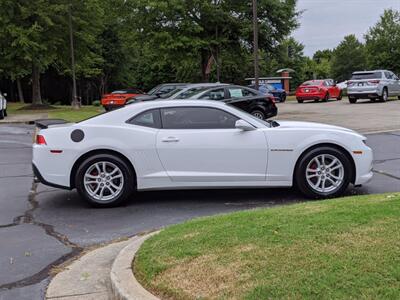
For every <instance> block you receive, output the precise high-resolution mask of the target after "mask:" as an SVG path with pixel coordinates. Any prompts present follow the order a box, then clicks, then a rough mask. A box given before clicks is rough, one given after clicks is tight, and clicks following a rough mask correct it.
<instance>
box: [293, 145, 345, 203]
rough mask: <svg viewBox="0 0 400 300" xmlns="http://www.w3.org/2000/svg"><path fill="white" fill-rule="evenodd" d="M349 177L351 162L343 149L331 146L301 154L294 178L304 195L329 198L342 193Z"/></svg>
mask: <svg viewBox="0 0 400 300" xmlns="http://www.w3.org/2000/svg"><path fill="white" fill-rule="evenodd" d="M351 177H352V164H351V162H350V160H349V158H348V157H347V156H346V154H345V153H343V151H341V150H339V149H336V148H333V147H319V148H315V149H313V150H311V151H309V152H307V153H306V154H305V155H303V156H302V158H301V159H300V161H299V163H298V165H297V168H296V172H295V178H294V179H295V182H296V183H297V187H298V188H299V190H300V191H301V192H302V193H303V194H304V195H306V196H308V197H311V198H330V197H337V196H340V195H342V194H343V193H344V191H345V190H346V189H347V187H348V185H349V183H350V179H351Z"/></svg>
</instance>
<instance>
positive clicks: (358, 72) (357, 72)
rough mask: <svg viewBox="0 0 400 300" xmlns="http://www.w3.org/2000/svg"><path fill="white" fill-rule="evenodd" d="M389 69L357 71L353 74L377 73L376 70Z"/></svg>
mask: <svg viewBox="0 0 400 300" xmlns="http://www.w3.org/2000/svg"><path fill="white" fill-rule="evenodd" d="M388 71H389V70H371V71H356V72H353V74H367V73H376V72H388Z"/></svg>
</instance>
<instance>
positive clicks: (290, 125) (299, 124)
mask: <svg viewBox="0 0 400 300" xmlns="http://www.w3.org/2000/svg"><path fill="white" fill-rule="evenodd" d="M277 122H278V123H279V125H280V126H279V127H278V128H295V129H301V128H304V129H307V128H310V129H326V130H336V131H344V132H350V133H355V134H357V135H360V134H358V133H357V132H355V131H354V130H352V129H348V128H344V127H340V126H335V125H328V124H322V123H314V122H300V121H299V122H298V121H279V120H277ZM360 136H361V135H360Z"/></svg>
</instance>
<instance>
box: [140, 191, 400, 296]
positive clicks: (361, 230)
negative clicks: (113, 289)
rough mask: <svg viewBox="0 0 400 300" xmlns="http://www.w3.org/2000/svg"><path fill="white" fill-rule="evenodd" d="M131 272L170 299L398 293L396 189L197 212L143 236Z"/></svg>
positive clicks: (399, 217)
mask: <svg viewBox="0 0 400 300" xmlns="http://www.w3.org/2000/svg"><path fill="white" fill-rule="evenodd" d="M134 272H135V275H136V276H137V278H138V279H139V281H140V282H141V283H142V284H143V285H144V286H145V287H146V288H148V289H149V290H150V291H152V292H153V293H155V294H157V295H159V296H160V297H161V298H165V299H400V194H383V195H368V196H358V197H357V196H356V197H348V198H342V199H333V200H326V201H318V202H307V203H302V204H295V205H290V206H282V207H276V208H270V209H257V210H250V211H243V212H237V213H233V214H228V215H222V216H216V217H207V218H200V219H195V220H193V221H189V222H186V223H184V224H181V225H175V226H172V227H169V228H167V229H165V230H163V231H162V232H161V233H160V234H158V235H156V236H154V237H152V238H150V239H149V240H147V241H146V242H145V243H144V244H143V246H142V248H141V249H140V250H139V253H138V255H137V257H136V259H135V261H134Z"/></svg>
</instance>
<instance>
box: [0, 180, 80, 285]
mask: <svg viewBox="0 0 400 300" xmlns="http://www.w3.org/2000/svg"><path fill="white" fill-rule="evenodd" d="M37 186H38V184H37V183H35V181H33V183H32V188H31V191H30V193H29V196H28V202H29V203H30V205H31V208H30V209H28V210H27V211H25V213H24V214H23V215H21V216H18V217H16V218H15V219H14V222H13V223H12V224H8V225H9V227H11V226H17V225H21V224H30V225H34V226H39V227H40V228H42V229H43V230H44V231H45V233H46V234H47V235H48V236H51V237H53V238H55V239H56V240H57V241H59V242H60V243H61V244H63V245H65V246H66V247H68V248H71V251H70V252H69V253H67V254H65V255H63V256H61V257H59V258H58V259H57V260H55V261H53V262H51V263H50V264H48V265H47V266H46V267H44V268H43V269H42V270H40V271H39V272H37V273H36V274H33V275H32V276H29V277H26V278H23V279H21V280H18V281H14V282H10V283H6V284H3V285H0V290H9V289H13V288H20V287H24V286H28V285H32V284H36V283H39V282H41V281H43V280H44V279H46V278H47V277H48V276H49V273H50V270H51V269H52V268H53V267H55V266H58V265H61V264H62V263H64V262H65V261H67V260H69V259H71V258H73V257H75V256H77V255H79V254H80V253H81V252H82V251H83V249H84V248H83V247H81V246H79V245H77V244H75V243H73V242H71V241H70V240H69V239H68V237H67V236H66V235H64V234H62V233H60V232H57V231H56V230H55V229H54V226H53V225H50V224H46V223H42V222H38V221H36V220H35V216H34V212H35V210H36V209H37V208H38V207H39V202H38V201H37V200H36V195H37V192H36V191H37ZM3 226H4V225H3Z"/></svg>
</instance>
